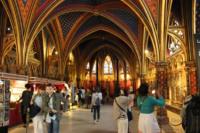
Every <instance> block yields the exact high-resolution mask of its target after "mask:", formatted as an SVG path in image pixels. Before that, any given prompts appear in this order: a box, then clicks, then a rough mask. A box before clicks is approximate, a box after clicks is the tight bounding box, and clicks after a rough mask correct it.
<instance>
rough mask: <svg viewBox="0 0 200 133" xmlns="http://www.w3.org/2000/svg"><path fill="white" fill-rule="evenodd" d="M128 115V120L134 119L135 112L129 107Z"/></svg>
mask: <svg viewBox="0 0 200 133" xmlns="http://www.w3.org/2000/svg"><path fill="white" fill-rule="evenodd" d="M127 117H128V121H131V120H133V114H132V112H131V111H130V110H129V109H128V110H127Z"/></svg>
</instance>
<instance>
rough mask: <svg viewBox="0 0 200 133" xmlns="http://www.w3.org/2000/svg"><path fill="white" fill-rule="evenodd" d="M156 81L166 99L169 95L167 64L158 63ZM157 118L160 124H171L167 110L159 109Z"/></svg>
mask: <svg viewBox="0 0 200 133" xmlns="http://www.w3.org/2000/svg"><path fill="white" fill-rule="evenodd" d="M156 70H157V71H156V80H157V89H158V90H160V93H161V95H162V96H163V97H164V98H165V97H167V95H168V92H167V87H168V85H167V63H166V62H157V63H156ZM157 118H158V122H159V123H160V124H166V123H168V122H169V118H168V117H167V110H166V109H165V108H158V110H157Z"/></svg>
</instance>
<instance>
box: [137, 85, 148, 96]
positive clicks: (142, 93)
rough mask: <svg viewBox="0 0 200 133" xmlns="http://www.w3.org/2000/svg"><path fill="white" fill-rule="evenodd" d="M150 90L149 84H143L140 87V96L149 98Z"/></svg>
mask: <svg viewBox="0 0 200 133" xmlns="http://www.w3.org/2000/svg"><path fill="white" fill-rule="evenodd" d="M148 90H149V85H148V84H147V83H142V84H141V85H140V87H139V95H140V96H147V94H148Z"/></svg>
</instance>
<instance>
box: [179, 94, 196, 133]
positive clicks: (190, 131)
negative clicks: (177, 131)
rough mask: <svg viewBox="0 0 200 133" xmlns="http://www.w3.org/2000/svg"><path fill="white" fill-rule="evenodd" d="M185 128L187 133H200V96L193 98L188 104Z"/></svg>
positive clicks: (184, 121)
mask: <svg viewBox="0 0 200 133" xmlns="http://www.w3.org/2000/svg"><path fill="white" fill-rule="evenodd" d="M183 126H184V127H183V128H184V129H185V132H186V133H200V96H192V99H191V101H190V102H189V103H188V105H187V107H186V110H185V119H183Z"/></svg>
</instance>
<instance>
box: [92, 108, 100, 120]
mask: <svg viewBox="0 0 200 133" xmlns="http://www.w3.org/2000/svg"><path fill="white" fill-rule="evenodd" d="M96 115H97V120H99V119H100V105H98V106H93V120H96Z"/></svg>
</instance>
